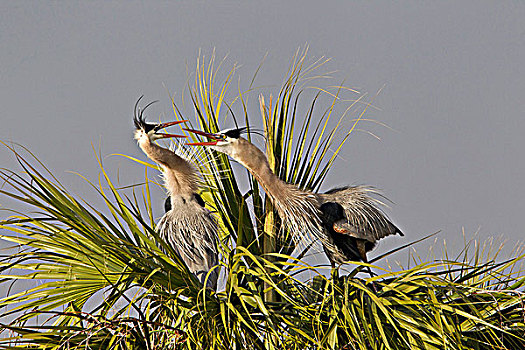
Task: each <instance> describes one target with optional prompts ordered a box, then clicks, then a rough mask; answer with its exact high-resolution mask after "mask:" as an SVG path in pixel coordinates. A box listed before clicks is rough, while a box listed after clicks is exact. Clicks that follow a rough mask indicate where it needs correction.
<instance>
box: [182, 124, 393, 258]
mask: <svg viewBox="0 0 525 350" xmlns="http://www.w3.org/2000/svg"><path fill="white" fill-rule="evenodd" d="M189 131H191V132H194V133H197V134H200V135H204V136H206V137H208V138H210V139H213V140H215V141H213V142H204V143H193V145H199V144H202V145H206V146H209V147H211V148H212V149H215V150H216V151H219V152H222V153H225V154H227V155H229V156H230V157H232V158H233V159H235V160H236V161H238V162H239V163H241V164H242V165H243V166H244V167H246V169H248V171H250V173H251V174H252V175H253V176H254V177H255V178H256V179H257V181H258V182H259V184H260V185H261V186H262V187H263V189H264V190H265V192H266V194H267V195H268V196H269V198H270V200H271V201H272V203H273V204H274V206H275V208H276V209H277V212H278V214H279V216H280V217H281V219H282V221H283V224H284V226H285V227H286V228H287V229H288V230H289V231H290V232H292V233H294V235H295V236H294V237H295V240H296V242H299V241H300V240H302V239H303V238H305V237H307V236H309V238H313V239H315V240H320V241H321V243H322V244H323V248H324V250H325V252H326V254H327V256H328V259H329V260H330V262H331V263H332V266H335V264H342V263H345V262H348V261H365V262H366V261H367V258H366V253H367V252H369V251H370V250H372V249H373V248H374V247H375V245H376V243H377V241H378V240H379V239H381V238H383V237H386V236H389V235H394V234H400V235H403V233H402V232H401V231H400V230H399V229H398V228H397V227H396V226H395V225H394V224H392V223H391V222H390V220H389V219H388V218H387V216H386V215H385V214H384V213H383V212H382V211H381V209H379V206H378V204H379V202H378V201H377V200H376V199H374V198H373V197H372V196H371V195H370V194H372V193H373V192H374V190H373V189H371V188H368V187H364V186H347V187H342V188H337V189H334V190H331V191H328V192H327V193H314V192H311V191H307V190H303V189H300V188H298V187H297V186H295V185H293V184H288V183H286V182H284V181H283V180H281V179H280V178H279V177H278V176H277V175H275V174H274V173H273V171H272V170H271V168H270V165H269V163H268V160H267V158H266V155H265V154H264V153H263V152H262V151H261V150H259V149H258V148H257V147H255V146H254V145H253V144H252V143H250V142H249V141H248V140H246V139H244V138H243V137H241V136H240V134H241V133H242V129H232V130H226V131H222V132H219V133H216V134H210V133H204V132H201V131H196V130H189Z"/></svg>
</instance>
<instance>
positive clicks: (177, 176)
mask: <svg viewBox="0 0 525 350" xmlns="http://www.w3.org/2000/svg"><path fill="white" fill-rule="evenodd" d="M139 146H140V148H141V149H142V151H143V152H144V153H146V155H147V156H148V157H149V158H150V159H151V160H153V161H154V162H156V163H158V164H159V165H160V166H161V167H162V175H163V178H164V184H165V186H166V189H167V190H168V192H169V194H170V196H172V197H173V196H177V195H178V196H185V197H188V198H189V197H191V196H193V194H194V193H196V192H197V191H198V186H197V184H198V181H199V177H198V176H197V171H196V169H195V168H194V167H193V165H192V164H190V163H189V162H188V161H186V160H185V159H183V158H182V157H180V156H178V155H177V154H175V152H173V151H170V150H169V149H166V148H163V147H160V146H158V145H156V144H155V143H153V142H151V141H150V140H149V138H145V139H141V140H139Z"/></svg>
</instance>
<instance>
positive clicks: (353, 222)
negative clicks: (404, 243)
mask: <svg viewBox="0 0 525 350" xmlns="http://www.w3.org/2000/svg"><path fill="white" fill-rule="evenodd" d="M373 193H377V192H376V191H375V190H374V189H372V188H369V187H364V186H348V187H342V188H337V189H333V190H331V191H329V192H327V193H325V194H321V195H320V197H321V200H322V202H324V203H337V204H339V205H340V206H341V208H342V211H343V213H344V214H343V217H341V218H340V219H339V220H336V221H334V223H333V229H334V231H336V232H339V233H344V234H347V235H350V236H352V237H355V238H358V239H363V240H366V241H368V242H371V243H375V242H376V241H377V240H379V239H381V238H383V237H386V236H389V235H394V234H399V235H401V236H403V233H402V232H401V231H400V230H399V229H398V228H397V227H396V226H395V225H394V224H392V222H390V220H389V219H388V217H387V216H386V215H385V213H383V211H382V210H381V209H379V204H381V202H379V201H378V200H376V199H374V198H373V197H371V196H370V194H373Z"/></svg>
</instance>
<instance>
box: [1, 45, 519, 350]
mask: <svg viewBox="0 0 525 350" xmlns="http://www.w3.org/2000/svg"><path fill="white" fill-rule="evenodd" d="M305 56H306V55H305V53H302V54H298V55H296V56H295V57H294V60H293V62H292V64H291V65H290V69H289V71H288V73H287V77H286V79H285V81H284V84H283V86H282V88H281V89H280V91H277V93H276V94H275V95H267V96H266V97H262V96H260V97H259V106H260V113H261V115H262V122H261V125H263V128H264V132H265V135H266V138H267V140H266V141H267V142H266V153H267V154H268V157H269V161H270V164H271V166H272V167H273V169H274V170H275V172H276V173H277V174H278V175H279V176H280V177H281V178H282V179H284V180H286V181H288V182H291V183H295V184H298V185H299V186H301V187H303V188H308V189H312V190H318V189H319V187H320V185H321V183H322V182H323V180H324V179H325V177H326V175H327V172H328V170H329V169H330V168H331V167H332V165H333V163H334V161H335V160H336V156H337V154H338V152H339V151H340V150H341V147H342V145H343V144H344V143H345V141H346V140H347V137H348V135H349V134H350V132H352V130H354V127H355V125H356V123H357V122H359V120H361V119H362V117H363V115H364V113H365V112H366V109H367V107H368V105H369V104H366V103H364V102H363V101H362V100H361V99H356V100H355V101H353V102H350V103H348V102H347V101H346V102H345V100H344V99H343V98H341V97H340V94H341V93H342V92H344V91H347V89H346V88H344V87H340V86H339V87H335V88H334V87H332V88H326V89H323V88H317V90H315V92H316V93H314V94H313V97H312V98H311V99H310V100H303V99H302V98H303V97H302V96H303V91H304V89H305V88H306V87H307V85H305V84H310V83H311V82H312V81H313V80H315V79H316V78H326V76H324V75H320V76H316V75H315V72H316V71H317V69H318V68H319V67H320V66H321V65H322V64H323V63H324V60H319V61H316V62H314V63H313V64H311V65H309V66H307V65H306V63H305V62H306V57H305ZM220 66H221V65H219V67H218V68H215V65H214V60H213V59H212V60H211V61H210V62H208V63H205V62H203V61H202V60H199V61H198V63H197V69H196V72H195V80H194V84H190V85H189V86H188V90H189V95H188V96H189V98H188V100H189V101H190V102H191V107H192V108H190V109H191V110H192V112H195V116H196V120H194V121H193V127H195V128H201V129H202V130H205V131H211V132H214V131H217V130H218V129H219V124H221V122H222V119H221V118H224V116H225V115H229V116H230V117H232V116H233V114H234V109H235V108H236V109H235V110H240V111H241V112H238V113H237V114H238V115H236V116H235V117H237V118H238V120H239V121H240V120H242V124H243V125H246V126H247V127H248V128H249V129H250V128H252V126H251V125H250V120H252V119H253V118H254V117H251V118H249V117H248V109H249V108H248V106H247V102H246V101H247V98H248V96H249V94H250V93H252V94H253V93H254V90H255V89H254V88H253V86H252V85H250V86H249V88H248V89H247V91H245V92H241V91H240V92H239V93H237V94H235V96H234V97H233V98H230V97H229V95H228V91H229V88H230V85H231V82H232V81H233V76H234V72H235V67H234V68H233V69H232V70H231V71H229V72H227V73H226V74H225V79H224V81H223V82H222V83H221V84H218V83H217V82H216V79H217V76H219V75H220V74H219V72H220ZM252 83H253V81H252ZM321 97H322V98H321ZM326 98H328V99H326ZM326 101H328V103H327V102H326ZM340 103H347V104H349V106H345V107H344V108H343V112H342V113H339V114H337V116H335V115H336V112H335V110H336V109H335V107H336V106H337V105H338V104H340ZM359 104H362V106H364V107H363V108H361V110H360V112H358V114H357V118H356V119H355V120H353V121H350V122H348V121H346V111H348V110H349V109H350V108H353V107H354V106H356V105H359ZM298 106H303V107H304V108H298ZM346 107H348V109H347V108H346ZM173 108H174V113H175V115H176V116H177V117H179V118H180V119H187V118H188V115H184V116H183V115H182V111H180V110H179V109H178V108H177V105H176V103H175V101H173ZM303 109H304V111H305V112H304V113H305V114H301V113H303V112H300V111H302V110H303ZM257 113H259V111H257ZM317 116H320V117H317ZM345 121H346V122H345ZM188 126H191V125H188ZM192 137H195V136H192ZM8 147H10V149H11V150H12V152H13V155H14V156H15V157H16V158H17V159H18V160H19V162H20V165H21V169H20V170H17V171H12V170H8V169H3V170H2V171H1V172H0V177H1V181H2V183H3V186H2V187H1V188H0V194H1V196H5V197H9V198H11V199H14V200H16V201H19V202H20V203H24V204H26V205H27V206H29V207H31V209H29V210H28V211H27V212H24V213H17V212H7V211H4V214H5V215H3V218H4V219H3V220H2V221H1V222H0V228H1V229H2V238H3V239H4V240H7V241H10V242H13V243H15V244H18V245H20V247H21V248H20V249H19V250H18V252H17V253H15V254H13V255H11V256H4V257H2V260H1V262H0V268H1V270H2V277H1V278H2V279H1V282H2V283H4V284H10V283H12V282H14V281H20V280H35V281H38V284H36V285H35V286H34V287H32V288H30V289H27V290H22V291H21V292H16V293H13V294H11V295H9V296H7V297H5V298H3V299H1V300H0V310H1V312H2V320H4V319H5V320H7V319H13V320H12V321H9V323H8V324H5V322H4V321H2V325H1V327H2V328H3V330H4V331H3V333H2V335H3V339H2V340H0V348H6V349H7V348H47V349H203V348H204V349H207V350H211V349H266V348H268V349H272V348H273V349H301V350H303V349H472V348H475V349H494V348H498V349H521V348H524V346H525V340H524V338H523V337H524V332H525V327H524V326H525V325H524V317H525V312H524V303H525V298H524V296H523V292H522V291H523V284H524V283H525V277H524V273H523V270H521V265H519V264H518V262H519V260H520V259H521V258H523V255H521V256H518V257H516V259H513V260H509V261H503V262H496V261H495V260H494V259H493V258H492V257H491V256H488V257H486V258H485V259H480V255H479V254H476V259H475V260H474V261H473V260H470V259H469V258H468V255H469V253H468V250H465V253H464V257H463V258H462V259H459V260H458V261H441V260H440V261H426V262H425V261H422V262H421V263H420V264H419V265H417V266H414V267H412V268H407V269H401V270H400V271H388V270H384V269H382V270H381V271H382V274H381V275H379V276H376V277H374V278H368V279H364V278H358V277H357V273H358V272H359V271H360V270H361V269H362V268H363V267H364V264H357V263H356V264H355V265H352V267H353V271H352V272H351V273H350V274H349V275H348V276H345V277H339V276H338V274H337V273H336V271H333V272H332V275H331V276H330V277H326V276H325V274H323V270H322V269H320V268H319V267H313V266H309V265H308V264H306V263H305V262H304V261H302V260H301V259H302V258H303V256H304V254H305V253H306V251H307V248H305V247H297V248H299V249H298V253H295V254H296V256H295V257H292V256H291V254H292V253H293V252H294V249H295V248H296V247H295V246H294V244H293V241H292V239H291V236H290V235H291V234H293V232H292V233H287V232H281V230H280V223H279V219H278V217H277V216H276V214H275V213H274V212H273V208H272V207H271V205H270V203H269V202H267V201H266V200H265V197H264V193H262V192H261V191H260V190H259V187H258V185H257V182H256V181H255V180H254V179H253V178H252V177H251V176H250V175H249V174H246V173H245V172H244V171H240V172H238V173H235V174H234V172H233V170H232V166H231V164H230V161H229V160H228V158H227V157H226V156H224V155H221V154H216V153H213V152H210V151H208V150H205V151H204V153H202V154H201V159H200V161H199V162H198V166H199V167H200V170H201V172H202V173H204V174H207V175H206V176H204V181H205V184H206V186H204V187H205V190H204V192H203V197H204V198H205V200H206V202H207V204H208V205H209V206H210V207H212V208H214V210H215V211H216V213H217V214H216V215H217V218H218V219H219V222H220V229H221V230H220V238H221V240H220V241H221V243H220V251H221V254H222V258H221V266H220V269H221V270H222V274H223V275H224V276H226V278H225V279H226V282H225V285H224V289H222V290H220V291H219V292H218V293H213V292H210V291H209V290H205V289H203V288H202V286H201V285H200V283H199V282H198V281H197V280H196V279H195V278H194V277H193V276H192V275H191V274H190V273H189V271H188V269H187V268H186V266H184V263H183V262H182V261H181V260H180V259H178V257H177V256H176V255H175V254H172V253H170V251H169V250H168V252H167V253H166V254H165V253H163V250H162V249H160V247H159V244H161V245H162V242H159V240H158V237H157V234H156V233H155V230H154V219H153V218H154V215H153V213H152V205H151V195H150V184H151V181H150V180H149V179H148V178H147V175H148V172H147V171H146V176H145V181H144V184H143V185H142V186H137V187H134V190H133V191H132V192H131V194H129V192H128V193H127V195H126V192H125V190H121V189H117V188H116V187H115V186H114V185H113V183H112V180H111V178H110V177H109V176H108V175H107V173H106V171H105V170H104V167H103V166H102V164H101V167H100V169H101V175H102V176H101V181H100V183H99V184H97V185H95V184H93V188H94V190H95V191H97V192H98V194H99V195H100V196H101V198H102V199H103V201H104V203H105V204H106V206H105V207H104V208H96V207H93V206H91V205H89V203H86V202H84V201H83V200H82V199H81V198H78V197H75V196H73V195H71V194H69V191H68V190H67V189H66V188H64V187H63V186H62V185H61V184H60V183H59V182H58V180H57V179H56V178H55V177H54V176H53V175H52V174H51V172H49V171H48V170H47V169H45V167H44V166H43V164H40V163H39V162H38V159H37V158H36V157H33V156H32V154H31V153H30V152H29V151H27V150H25V149H23V147H20V146H8ZM329 151H330V152H329ZM139 162H141V163H142V164H143V165H145V166H146V169H147V168H148V167H153V168H155V166H152V165H151V164H148V163H145V162H143V161H139ZM151 172H152V171H151V170H150V171H149V173H151ZM241 176H247V178H248V182H247V187H248V190H247V191H243V189H242V188H241V186H240V185H239V183H238V182H237V180H238V179H239V178H240V177H241ZM86 181H87V180H86ZM155 200H159V199H155ZM301 248H303V249H301ZM476 253H478V251H477V250H476ZM381 258H383V257H381ZM381 258H380V259H381ZM12 271H15V272H12ZM300 276H303V277H300ZM304 276H313V277H309V278H308V279H307V280H305V279H304ZM372 282H373V284H374V287H372Z"/></svg>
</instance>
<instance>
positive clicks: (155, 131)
mask: <svg viewBox="0 0 525 350" xmlns="http://www.w3.org/2000/svg"><path fill="white" fill-rule="evenodd" d="M142 97H143V96H141V97H140V98H139V99H138V100H137V103H135V115H134V117H133V122H134V124H135V128H136V130H135V139H137V140H138V141H140V140H141V139H144V138H148V139H149V140H150V141H155V140H158V139H165V138H171V137H178V138H182V137H186V136H184V135H175V134H165V133H159V130H162V129H164V128H167V127H168V126H172V125H177V124H180V123H184V122H187V120H179V121H174V122H168V123H157V124H153V123H147V122H146V117H145V116H144V111H145V110H146V108H148V107H149V106H151V105H152V104H153V103H155V102H157V101H153V102H150V103H148V104H147V105H146V107H144V108H142V109H140V108H139V107H138V104H139V102H140V100H141V99H142Z"/></svg>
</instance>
